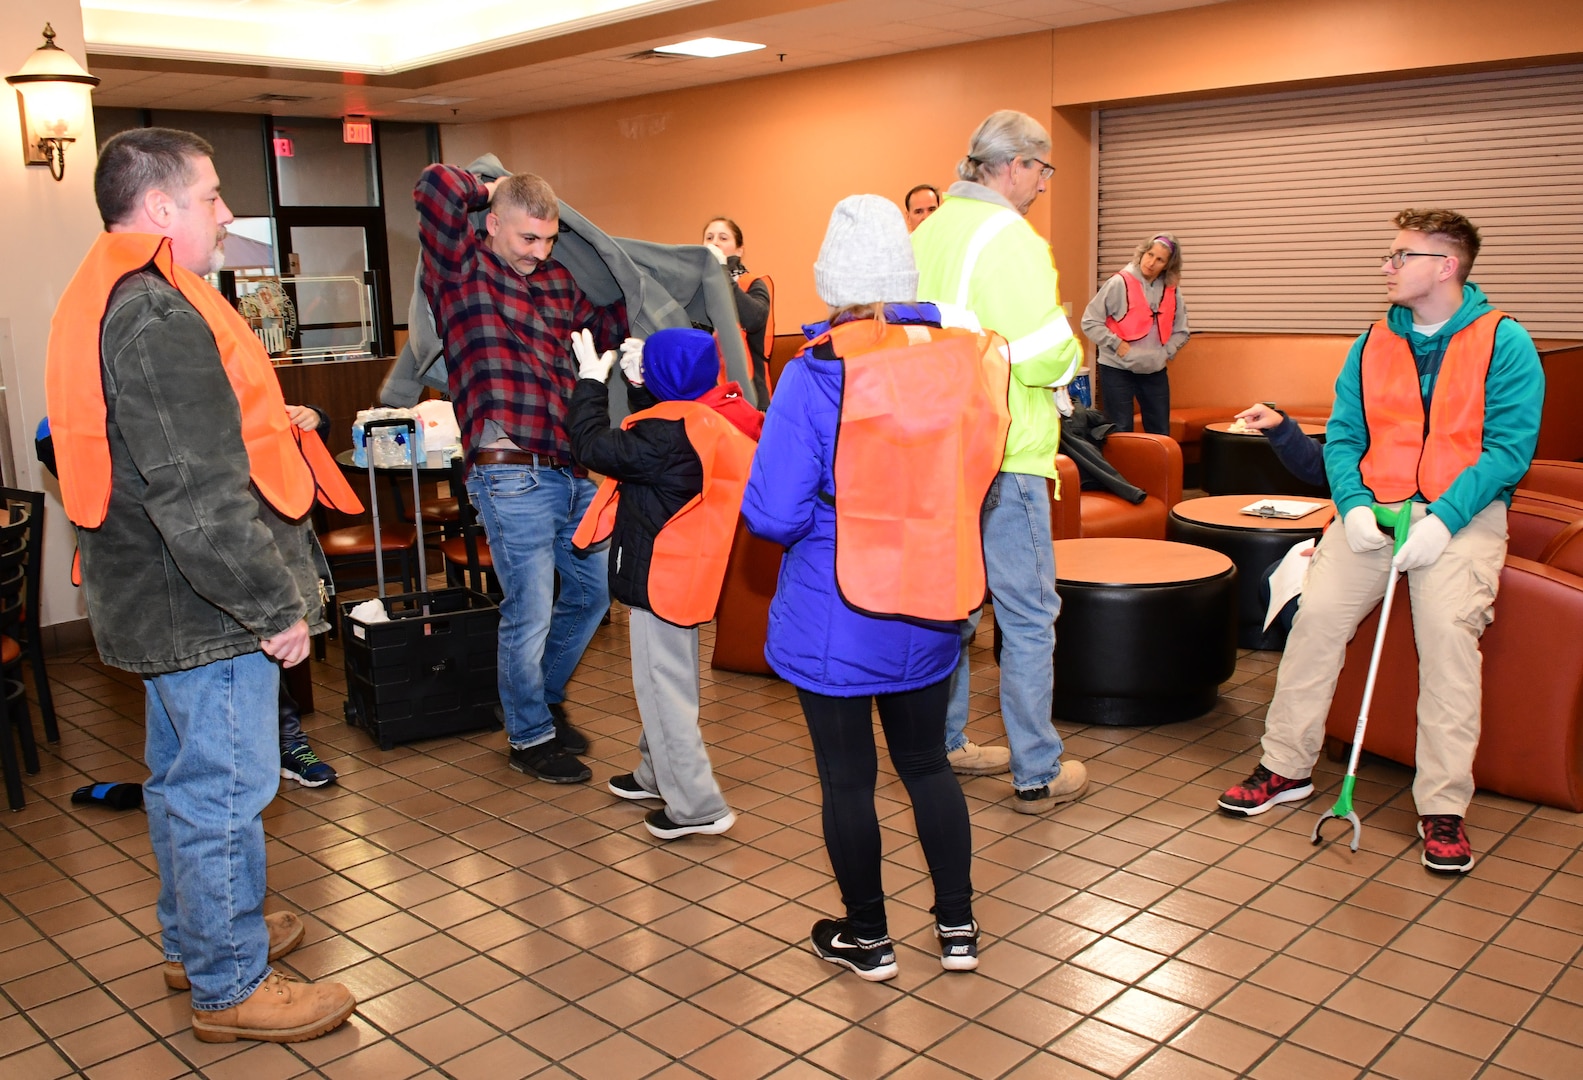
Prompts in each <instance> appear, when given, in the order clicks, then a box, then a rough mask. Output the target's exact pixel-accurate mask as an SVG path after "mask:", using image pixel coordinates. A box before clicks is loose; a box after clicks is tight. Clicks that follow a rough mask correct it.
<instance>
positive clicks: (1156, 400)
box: [1083, 233, 1189, 435]
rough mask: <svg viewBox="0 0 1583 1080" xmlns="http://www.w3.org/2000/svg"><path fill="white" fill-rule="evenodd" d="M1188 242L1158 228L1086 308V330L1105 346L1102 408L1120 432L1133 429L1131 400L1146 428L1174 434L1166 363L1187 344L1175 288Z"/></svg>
mask: <svg viewBox="0 0 1583 1080" xmlns="http://www.w3.org/2000/svg"><path fill="white" fill-rule="evenodd" d="M1181 276H1182V245H1181V244H1179V243H1177V242H1176V237H1174V236H1172V235H1171V234H1170V233H1155V234H1154V235H1153V236H1151V237H1149V238H1148V239H1147V240H1145V241H1144V242H1143V243H1141V244H1139V245H1138V250H1137V251H1136V252H1134V253H1133V256H1132V261H1131V262H1130V263H1128V264H1127V265H1126V266H1125V267H1123V268H1122V270H1121V272H1120V273H1118V274H1116V275H1114V276H1113V277H1112V278H1111V279H1110V280H1109V281H1107V282H1105V285H1104V287H1103V288H1101V289H1100V290H1099V292H1098V294H1096V295H1095V297H1094V299H1093V300H1091V301H1090V302H1089V305H1088V307H1087V309H1085V310H1084V312H1083V334H1084V335H1085V336H1086V337H1087V338H1088V340H1090V341H1092V342H1093V343H1094V344H1095V345H1097V346H1098V347H1099V395H1100V409H1101V410H1102V411H1103V412H1104V414H1105V419H1107V420H1109V421H1110V422H1111V423H1112V424H1115V425H1116V430H1117V431H1131V430H1132V402H1133V399H1135V398H1136V399H1137V402H1138V410H1139V411H1140V412H1141V413H1142V414H1143V430H1144V431H1147V432H1149V433H1150V434H1151V435H1169V434H1170V433H1171V383H1170V379H1169V376H1167V375H1166V372H1165V365H1166V363H1167V362H1168V361H1169V360H1170V359H1171V357H1173V356H1175V355H1176V350H1178V349H1180V348H1181V347H1182V346H1183V345H1185V344H1187V338H1188V336H1189V332H1188V329H1187V305H1186V304H1184V303H1183V302H1182V297H1181V293H1180V291H1179V290H1178V289H1177V287H1176V283H1177V281H1178V280H1179V279H1180V278H1181Z"/></svg>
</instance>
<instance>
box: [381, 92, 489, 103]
mask: <svg viewBox="0 0 1583 1080" xmlns="http://www.w3.org/2000/svg"><path fill="white" fill-rule="evenodd" d="M474 100H476V99H475V98H470V97H445V96H444V95H443V94H425V95H423V96H422V97H404V98H402V99H401V102H400V103H401V104H402V105H460V104H461V103H462V102H464V101H474Z"/></svg>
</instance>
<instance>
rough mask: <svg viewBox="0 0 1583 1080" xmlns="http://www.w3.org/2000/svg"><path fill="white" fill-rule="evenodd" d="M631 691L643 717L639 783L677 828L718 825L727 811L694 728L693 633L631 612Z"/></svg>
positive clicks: (695, 651) (695, 650)
mask: <svg viewBox="0 0 1583 1080" xmlns="http://www.w3.org/2000/svg"><path fill="white" fill-rule="evenodd" d="M631 615H632V617H631V620H630V623H629V626H630V634H631V641H632V689H633V692H634V693H635V694H636V696H637V699H638V715H639V716H640V717H642V719H643V735H642V736H641V737H640V738H639V739H638V752H639V753H640V754H642V755H643V760H642V762H641V763H640V764H639V765H638V767H637V768H636V769H634V770H633V773H632V775H633V777H634V778H635V779H636V780H637V782H638V784H639V785H641V786H642V787H644V788H646V789H648V790H649V791H657V792H659V793H660V795H661V797H663V798H664V799H665V815H666V817H668V818H670V819H671V820H672V821H674V822H675V823H676V824H678V825H701V824H703V823H704V822H708V821H718V820H719V819H720V818H722V817H724V816H725V815H726V813H727V812H728V811H729V810H730V807H729V806H727V805H726V797H725V796H724V795H723V794H721V792H720V785H719V784H717V783H715V774H714V771H713V770H712V769H711V768H710V767H709V751H708V750H706V749H705V748H704V737H703V734H702V733H701V732H700V731H699V730H698V630H697V628H696V627H694V628H693V629H690V630H684V629H682V628H681V627H679V626H675V625H673V624H671V623H668V622H666V621H665V620H664V619H661V618H660V617H658V616H657V615H655V614H653V613H652V612H648V611H644V610H643V609H642V608H636V607H635V608H632V609H631Z"/></svg>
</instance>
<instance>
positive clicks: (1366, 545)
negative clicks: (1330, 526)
mask: <svg viewBox="0 0 1583 1080" xmlns="http://www.w3.org/2000/svg"><path fill="white" fill-rule="evenodd" d="M1341 524H1342V525H1343V526H1345V527H1346V530H1347V546H1348V547H1349V548H1351V549H1352V550H1353V551H1355V552H1357V553H1358V554H1359V555H1362V554H1363V553H1364V552H1365V551H1378V550H1379V549H1380V548H1382V547H1384V546H1385V545H1386V544H1389V543H1390V542H1391V538H1390V537H1389V536H1386V535H1385V534H1384V533H1382V532H1380V527H1379V526H1378V525H1377V524H1375V522H1374V511H1373V510H1371V509H1369V508H1368V507H1367V506H1354V507H1353V508H1352V509H1351V510H1348V511H1347V516H1346V517H1344V518H1342V519H1341Z"/></svg>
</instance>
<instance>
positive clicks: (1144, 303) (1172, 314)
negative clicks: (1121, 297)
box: [1105, 270, 1176, 345]
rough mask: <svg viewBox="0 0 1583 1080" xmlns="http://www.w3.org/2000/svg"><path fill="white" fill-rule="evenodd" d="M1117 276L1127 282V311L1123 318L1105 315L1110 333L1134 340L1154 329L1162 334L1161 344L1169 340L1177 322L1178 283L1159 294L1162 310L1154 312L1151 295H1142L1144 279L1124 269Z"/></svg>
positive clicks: (1143, 336)
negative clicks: (1150, 305)
mask: <svg viewBox="0 0 1583 1080" xmlns="http://www.w3.org/2000/svg"><path fill="white" fill-rule="evenodd" d="M1116 276H1117V277H1119V278H1120V279H1121V280H1122V281H1123V282H1125V283H1126V285H1127V313H1126V314H1125V315H1123V316H1122V317H1121V318H1120V319H1112V318H1110V317H1109V316H1106V318H1105V325H1106V326H1108V327H1109V328H1110V332H1111V333H1112V334H1115V335H1116V336H1117V337H1119V338H1120V339H1121V340H1122V341H1127V342H1132V341H1138V340H1140V339H1142V338H1145V337H1148V336H1149V331H1150V330H1151V329H1152V330H1156V331H1157V332H1158V333H1159V335H1160V344H1161V345H1164V344H1165V343H1166V342H1167V341H1170V340H1171V328H1172V327H1174V326H1175V325H1176V286H1175V285H1167V286H1166V287H1165V292H1164V293H1162V294H1161V296H1160V310H1159V311H1155V310H1154V309H1153V308H1151V307H1149V299H1148V297H1146V296H1144V295H1143V282H1141V281H1139V280H1138V279H1137V278H1135V277H1133V276H1132V275H1131V274H1129V273H1127V272H1126V271H1125V270H1123V271H1122V272H1121V273H1119V274H1117V275H1116Z"/></svg>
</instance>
